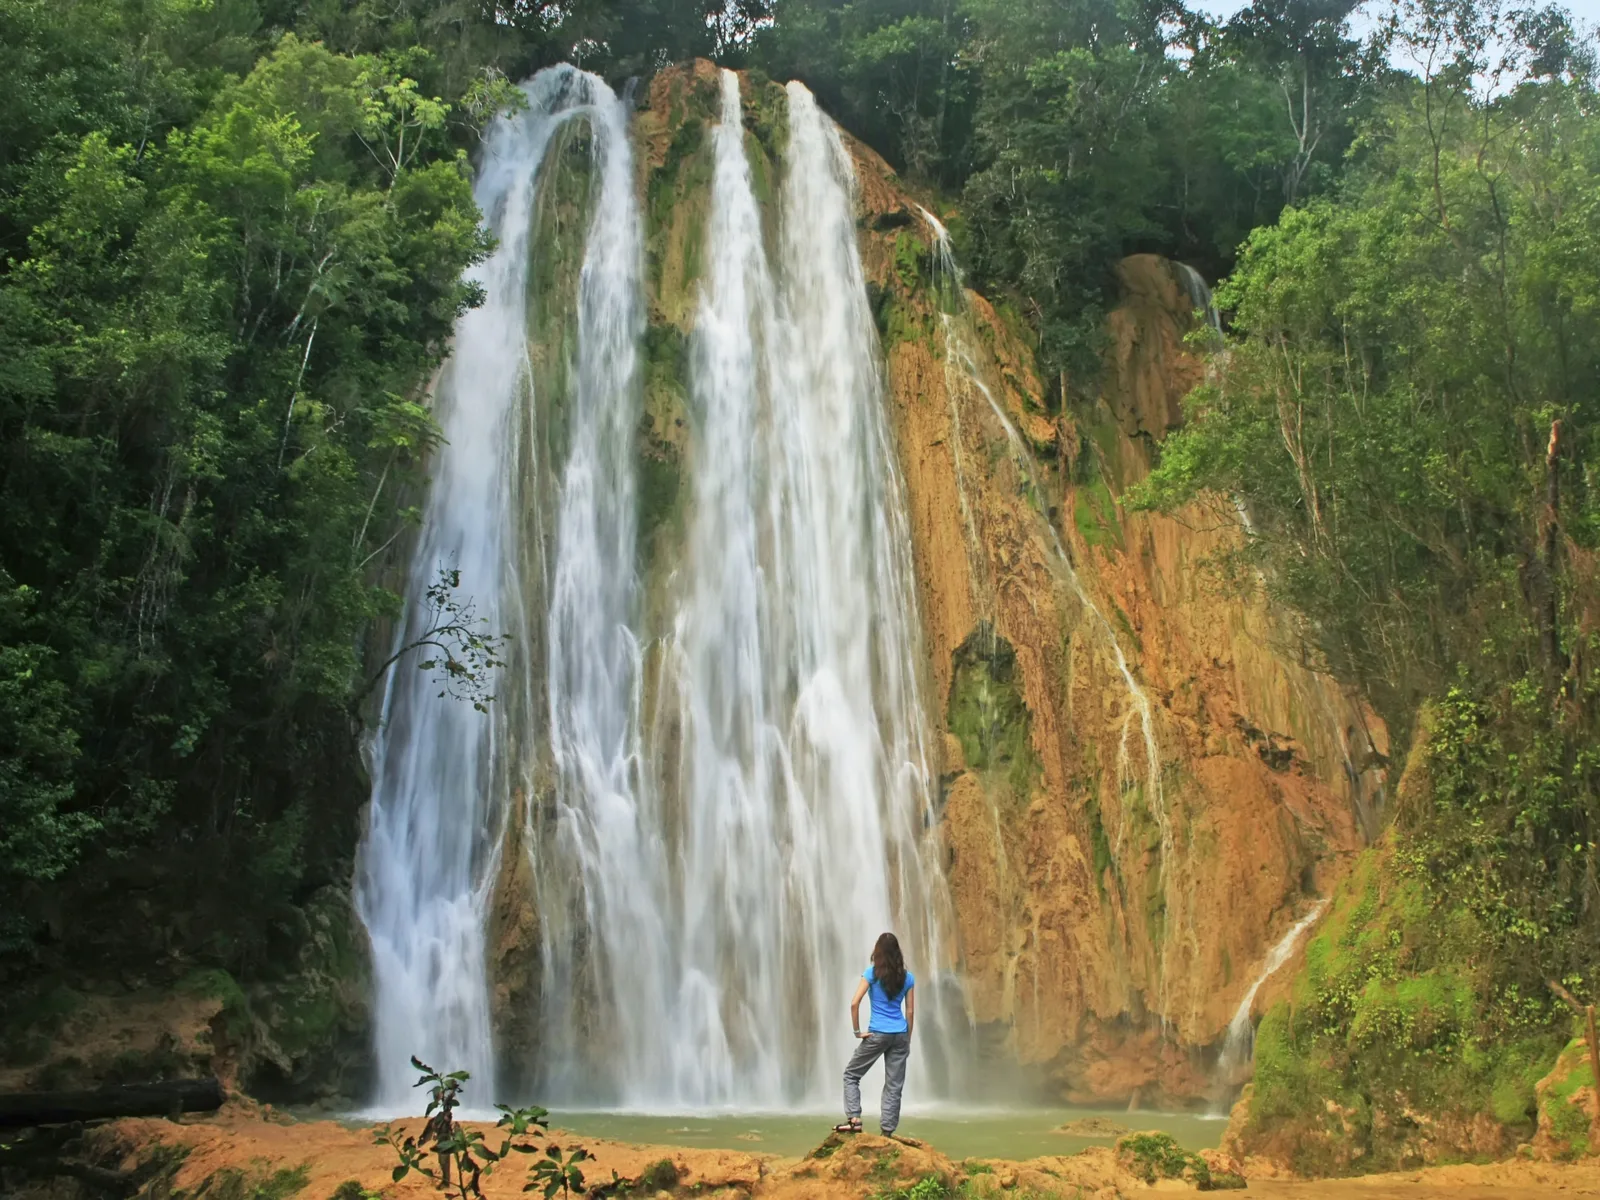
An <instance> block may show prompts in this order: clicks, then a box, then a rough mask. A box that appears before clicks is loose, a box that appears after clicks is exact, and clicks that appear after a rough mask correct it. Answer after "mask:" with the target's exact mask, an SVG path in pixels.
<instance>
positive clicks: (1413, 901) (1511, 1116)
mask: <svg viewBox="0 0 1600 1200" xmlns="http://www.w3.org/2000/svg"><path fill="white" fill-rule="evenodd" d="M1493 945H1494V944H1493V941H1492V939H1491V938H1489V937H1487V936H1486V931H1485V929H1484V928H1483V926H1482V925H1481V924H1480V923H1479V922H1478V921H1477V919H1476V918H1475V916H1474V915H1473V914H1472V913H1471V912H1470V911H1468V910H1467V909H1466V908H1464V907H1463V906H1462V905H1461V904H1460V903H1459V901H1458V900H1456V899H1454V898H1452V897H1451V896H1449V895H1448V894H1446V893H1443V892H1441V891H1439V890H1436V888H1435V887H1434V885H1433V884H1432V882H1431V881H1430V879H1429V878H1428V876H1427V874H1426V872H1425V871H1422V870H1420V869H1419V868H1418V867H1417V865H1416V864H1415V863H1414V862H1413V861H1409V860H1408V859H1407V857H1406V856H1405V855H1404V854H1403V853H1398V852H1395V851H1393V850H1390V849H1379V850H1374V851H1369V852H1368V853H1367V854H1366V855H1364V856H1363V858H1362V859H1361V860H1360V861H1359V862H1358V864H1357V867H1356V869H1355V870H1354V871H1353V872H1352V874H1351V876H1350V877H1349V879H1348V880H1347V881H1346V882H1345V883H1344V884H1343V885H1342V886H1341V888H1340V890H1339V892H1338V893H1337V895H1336V896H1335V897H1334V900H1333V906H1332V908H1331V910H1330V912H1329V915H1328V917H1327V918H1326V919H1325V921H1324V922H1323V924H1322V926H1321V927H1320V928H1319V929H1318V931H1317V932H1316V933H1315V934H1314V936H1313V937H1312V938H1311V940H1310V942H1309V943H1308V945H1307V947H1306V967H1305V971H1304V973H1303V975H1302V976H1301V977H1300V979H1299V980H1297V982H1296V986H1295V990H1294V992H1293V994H1292V996H1291V998H1290V1000H1289V1001H1288V1002H1287V1003H1284V1004H1279V1005H1277V1006H1275V1007H1274V1008H1273V1009H1272V1010H1271V1011H1270V1012H1269V1013H1268V1014H1267V1016H1266V1017H1264V1018H1263V1019H1262V1022H1261V1026H1260V1028H1259V1030H1258V1031H1257V1034H1256V1048H1255V1061H1256V1075H1255V1085H1254V1093H1253V1096H1252V1099H1251V1105H1250V1122H1251V1125H1250V1129H1249V1131H1247V1137H1248V1136H1252V1135H1254V1134H1266V1133H1267V1132H1268V1131H1271V1130H1280V1131H1281V1130H1284V1129H1290V1130H1296V1129H1297V1130H1299V1131H1300V1133H1301V1136H1300V1137H1299V1138H1298V1139H1297V1140H1296V1142H1295V1147H1296V1148H1295V1152H1294V1155H1295V1161H1296V1163H1297V1166H1296V1169H1297V1170H1305V1171H1307V1172H1310V1173H1317V1174H1325V1173H1336V1172H1340V1171H1343V1170H1348V1169H1350V1166H1351V1164H1352V1163H1358V1164H1359V1165H1360V1167H1361V1169H1363V1170H1372V1169H1383V1168H1385V1167H1387V1166H1399V1165H1405V1161H1406V1160H1405V1159H1404V1158H1403V1155H1404V1154H1405V1152H1406V1136H1405V1128H1406V1126H1405V1118H1404V1113H1405V1112H1406V1111H1407V1110H1408V1108H1409V1109H1410V1110H1414V1111H1423V1112H1429V1113H1435V1114H1439V1115H1446V1114H1448V1115H1454V1116H1458V1117H1463V1118H1470V1117H1471V1116H1472V1115H1474V1114H1476V1113H1480V1112H1488V1113H1491V1114H1492V1115H1493V1116H1494V1117H1495V1119H1497V1120H1499V1121H1501V1122H1503V1123H1505V1124H1506V1125H1508V1126H1509V1127H1511V1128H1513V1129H1516V1130H1519V1131H1521V1132H1523V1133H1524V1134H1526V1133H1529V1132H1531V1130H1532V1120H1533V1085H1534V1083H1535V1082H1536V1081H1537V1080H1538V1079H1539V1078H1541V1077H1542V1076H1543V1075H1544V1074H1545V1073H1546V1072H1547V1071H1548V1070H1549V1068H1550V1064H1551V1062H1553V1061H1554V1059H1555V1056H1556V1052H1557V1051H1558V1050H1559V1048H1560V1046H1561V1044H1562V1042H1563V1040H1564V1037H1563V1036H1560V1035H1556V1034H1554V1033H1553V1032H1552V1029H1553V1026H1555V1025H1556V1024H1558V1023H1559V1017H1560V1014H1559V1013H1558V1012H1556V1011H1555V1010H1554V1009H1552V1007H1551V1005H1550V1002H1549V1001H1548V999H1547V997H1546V994H1545V993H1544V989H1542V988H1541V989H1538V991H1536V992H1535V993H1533V994H1532V995H1529V994H1527V993H1524V992H1522V991H1521V990H1520V989H1519V988H1518V987H1517V985H1516V984H1515V983H1512V982H1506V981H1505V980H1504V972H1505V970H1506V966H1507V964H1506V963H1505V962H1504V961H1503V960H1502V959H1501V958H1500V957H1499V954H1498V953H1497V952H1496V951H1495V949H1494V948H1493ZM1501 953H1503V952H1501ZM1330 1101H1331V1102H1332V1103H1333V1104H1334V1105H1335V1106H1336V1108H1337V1109H1338V1110H1339V1111H1338V1112H1337V1113H1331V1112H1330V1111H1329V1110H1328V1109H1327V1107H1326V1103H1327V1102H1330Z"/></svg>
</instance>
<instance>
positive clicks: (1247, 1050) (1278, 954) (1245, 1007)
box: [1217, 899, 1328, 1085]
mask: <svg viewBox="0 0 1600 1200" xmlns="http://www.w3.org/2000/svg"><path fill="white" fill-rule="evenodd" d="M1327 907H1328V902H1327V900H1326V899H1323V900H1318V901H1317V902H1316V903H1315V904H1314V905H1312V906H1311V911H1310V912H1308V913H1307V914H1306V915H1305V916H1303V917H1301V918H1300V919H1299V920H1298V921H1296V922H1295V923H1294V924H1293V925H1291V926H1290V927H1289V931H1288V932H1287V933H1285V934H1284V935H1283V937H1282V938H1280V939H1279V940H1278V944H1277V945H1276V946H1274V947H1273V948H1272V949H1271V951H1269V952H1268V954H1267V957H1266V959H1265V961H1263V962H1262V964H1261V971H1260V973H1259V974H1258V975H1257V976H1256V978H1255V982H1253V983H1252V984H1251V985H1250V988H1249V990H1248V991H1246V992H1245V994H1244V998H1243V999H1242V1000H1240V1001H1239V1007H1238V1008H1237V1009H1235V1010H1234V1014H1233V1020H1231V1021H1229V1022H1228V1034H1227V1037H1226V1038H1224V1039H1223V1043H1222V1055H1221V1057H1220V1058H1219V1059H1218V1061H1217V1071H1218V1074H1219V1075H1220V1076H1221V1078H1222V1081H1223V1083H1224V1084H1225V1085H1226V1084H1231V1083H1232V1081H1233V1079H1234V1078H1235V1077H1236V1076H1237V1075H1238V1074H1239V1072H1240V1071H1241V1070H1243V1068H1244V1067H1246V1066H1247V1065H1248V1064H1249V1062H1250V1057H1251V1053H1252V1051H1253V1050H1254V1048H1255V1025H1254V1023H1253V1022H1252V1021H1251V1020H1250V1010H1251V1009H1252V1008H1253V1007H1254V1006H1255V1002H1256V993H1257V992H1259V991H1260V990H1261V985H1262V984H1264V983H1266V981H1267V980H1268V979H1270V978H1271V977H1272V973H1273V972H1274V971H1276V970H1277V969H1278V968H1279V967H1281V966H1283V964H1284V963H1286V962H1288V961H1289V956H1290V955H1291V954H1293V953H1294V948H1295V947H1296V946H1298V945H1299V944H1300V939H1301V938H1302V937H1303V936H1304V935H1305V932H1306V930H1308V929H1310V928H1311V927H1312V926H1313V925H1315V924H1316V923H1317V920H1318V918H1320V917H1321V916H1322V914H1323V913H1324V912H1325V911H1326V910H1327Z"/></svg>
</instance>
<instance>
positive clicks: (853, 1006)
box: [850, 979, 867, 1038]
mask: <svg viewBox="0 0 1600 1200" xmlns="http://www.w3.org/2000/svg"><path fill="white" fill-rule="evenodd" d="M866 994H867V981H866V980H865V979H858V980H856V994H855V995H854V996H852V997H851V998H850V1028H851V1029H854V1030H855V1031H856V1036H857V1037H858V1038H859V1037H866V1036H867V1035H866V1034H864V1033H862V1032H861V997H863V996H865V995H866Z"/></svg>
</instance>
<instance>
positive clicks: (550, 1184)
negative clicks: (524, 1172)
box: [522, 1144, 589, 1200]
mask: <svg viewBox="0 0 1600 1200" xmlns="http://www.w3.org/2000/svg"><path fill="white" fill-rule="evenodd" d="M588 1160H589V1152H588V1151H587V1150H585V1149H584V1148H583V1147H582V1146H576V1147H573V1148H572V1149H570V1150H565V1151H563V1150H562V1149H561V1147H560V1146H557V1145H554V1144H551V1145H548V1146H546V1147H545V1148H544V1157H543V1158H540V1159H537V1160H535V1162H534V1164H533V1166H532V1167H531V1168H530V1169H529V1171H528V1182H527V1183H525V1184H523V1185H522V1190H523V1191H525V1192H535V1191H537V1192H543V1193H544V1200H553V1198H554V1196H555V1194H556V1193H557V1192H560V1193H561V1195H562V1196H563V1197H570V1196H571V1195H572V1193H574V1192H577V1193H578V1194H579V1195H582V1194H583V1171H582V1170H581V1169H580V1167H579V1164H580V1163H584V1162H587V1161H588Z"/></svg>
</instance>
